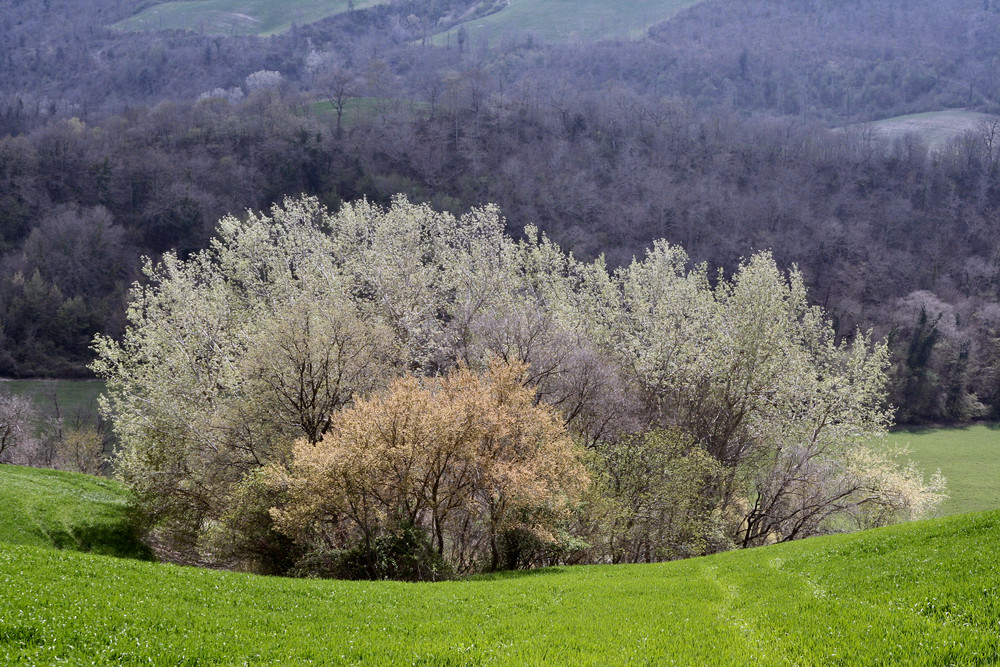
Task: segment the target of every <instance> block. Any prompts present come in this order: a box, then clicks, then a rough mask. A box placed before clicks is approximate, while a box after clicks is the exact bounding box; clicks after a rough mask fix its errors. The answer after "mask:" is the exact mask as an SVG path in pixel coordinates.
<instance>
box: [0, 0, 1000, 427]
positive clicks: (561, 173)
mask: <svg viewBox="0 0 1000 667" xmlns="http://www.w3.org/2000/svg"><path fill="white" fill-rule="evenodd" d="M82 2H83V0H73V2H72V3H71V2H70V0H52V1H51V2H50V3H49V4H48V5H46V6H45V7H44V8H36V7H34V5H32V4H31V3H24V2H11V3H8V4H9V9H10V11H9V12H8V11H5V12H3V16H2V17H0V24H2V25H3V26H4V28H5V29H4V30H0V41H3V47H4V48H3V53H4V56H3V61H4V63H5V70H4V74H5V76H3V77H0V98H3V99H2V100H0V374H2V375H6V376H17V377H30V376H38V375H49V376H63V377H68V376H74V375H83V374H86V373H87V372H88V371H87V370H86V364H87V363H88V362H89V361H90V359H91V358H92V351H91V350H90V347H89V341H90V340H91V339H92V337H93V335H94V334H95V333H97V332H99V331H103V332H106V333H108V334H110V335H112V336H120V335H121V333H122V331H123V327H124V324H125V320H124V316H123V314H124V309H125V299H126V296H127V289H128V286H129V285H130V284H131V283H132V281H134V280H135V279H136V278H137V277H138V275H139V268H140V260H139V258H140V257H141V256H143V255H147V256H151V257H154V258H155V257H158V256H159V254H160V253H162V252H165V251H167V250H170V249H173V250H176V251H177V252H178V254H179V255H180V256H181V257H182V258H183V257H186V256H187V255H188V254H190V253H193V252H196V251H198V250H200V249H202V248H204V247H205V246H206V244H207V243H208V240H209V238H210V237H211V236H212V234H213V233H214V227H215V222H216V221H217V220H218V219H219V218H221V217H222V216H223V215H225V214H227V213H230V212H238V211H242V210H246V209H253V210H265V209H266V208H267V207H268V206H270V205H271V204H273V203H275V202H278V201H280V200H281V198H282V197H283V196H285V195H286V194H293V193H308V194H313V195H316V196H318V197H319V198H320V199H321V200H322V201H323V202H324V203H325V204H327V205H328V206H330V207H331V208H335V207H336V206H338V205H339V204H340V203H341V202H342V201H345V200H354V199H357V198H359V197H367V198H368V199H369V200H370V201H373V202H377V203H382V204H385V203H388V201H389V200H390V198H391V196H392V195H394V194H395V193H397V192H402V193H405V194H406V195H407V196H409V197H410V198H411V199H412V200H414V201H420V202H430V203H431V204H432V205H434V206H435V207H436V208H438V209H442V210H448V211H451V212H453V213H458V212H460V211H463V210H467V209H468V208H469V207H471V206H477V205H482V204H483V203H485V202H497V203H498V204H499V205H500V206H501V207H502V209H503V210H504V211H505V213H506V214H507V215H508V217H509V218H510V219H511V221H512V224H511V225H510V229H509V231H511V232H514V233H519V230H520V229H521V228H522V227H523V226H524V225H526V224H536V225H538V226H539V227H540V228H541V229H543V230H544V231H545V232H546V233H547V234H549V235H550V236H551V237H552V238H553V239H555V240H556V241H558V242H559V243H560V244H561V245H562V246H563V247H565V248H567V249H569V250H571V251H573V252H574V254H575V255H576V256H578V257H582V258H594V257H597V256H599V255H601V254H603V255H604V256H605V257H606V258H607V261H608V263H609V264H610V265H612V266H619V265H625V264H627V263H628V262H629V261H630V260H631V258H632V257H636V256H642V255H643V254H644V253H645V251H646V249H647V248H648V247H649V246H650V244H651V242H652V241H653V240H654V239H657V238H666V239H668V240H669V241H671V242H672V243H679V244H682V245H683V246H684V247H685V248H686V250H687V251H688V252H689V253H690V254H691V256H692V257H693V258H694V259H695V260H696V261H699V262H700V261H707V262H708V263H709V265H710V266H711V267H720V268H723V269H725V270H727V271H730V272H732V271H734V270H735V269H736V268H737V267H738V265H739V263H740V260H741V258H742V257H744V256H746V255H747V254H748V253H749V252H751V251H752V250H760V249H770V250H771V251H772V252H773V253H774V256H775V259H776V260H777V261H778V263H779V264H780V265H782V266H790V265H792V264H793V263H794V264H797V265H798V266H799V267H800V269H801V271H802V273H803V278H804V280H805V282H806V284H807V285H808V286H809V288H810V290H811V294H812V295H813V297H814V299H815V300H816V301H817V302H818V303H820V304H821V305H823V306H824V307H825V308H826V309H827V310H828V312H829V313H830V314H831V316H832V318H833V320H834V326H835V328H836V330H837V333H838V335H850V334H851V332H852V331H853V330H854V329H855V328H857V327H858V326H862V327H868V326H873V327H874V331H875V335H876V337H886V338H887V339H888V340H889V341H890V352H891V355H892V367H891V381H892V386H891V393H892V399H893V401H894V403H895V404H896V405H898V406H899V408H900V410H899V413H898V415H897V417H898V419H899V420H900V421H906V422H919V421H952V420H968V419H976V418H996V417H997V415H998V414H1000V376H998V375H997V373H996V368H998V367H1000V349H998V348H997V346H996V345H995V342H994V341H995V339H996V338H997V331H998V327H1000V315H998V314H997V311H996V308H995V303H996V300H997V296H998V292H997V290H998V277H1000V247H998V245H997V238H998V235H997V234H996V233H995V231H996V226H997V220H996V209H997V206H996V205H997V201H998V199H997V193H998V192H1000V188H998V185H997V174H998V173H1000V172H998V167H997V165H998V154H1000V153H998V150H997V140H996V136H997V126H996V124H995V123H993V124H986V125H984V126H983V127H982V128H980V129H979V130H978V131H976V132H972V133H969V134H967V135H965V136H963V137H960V138H958V139H956V140H955V141H954V142H953V143H952V144H950V145H949V146H948V147H947V148H946V149H945V150H943V151H929V150H928V149H927V147H926V146H925V145H924V144H923V143H922V142H921V141H920V140H919V139H918V138H915V137H907V138H903V139H900V140H898V141H896V142H894V143H886V142H880V141H878V140H877V139H876V138H875V136H874V135H873V134H872V133H871V132H870V131H868V130H866V129H865V128H864V127H857V126H855V127H852V128H851V129H849V130H844V131H834V132H830V131H827V130H826V129H825V128H824V127H822V126H820V125H818V124H816V121H814V120H809V119H811V118H812V119H823V120H825V121H831V122H832V121H838V122H839V121H846V120H850V119H854V120H856V119H858V118H870V117H873V116H876V115H886V114H889V113H896V112H903V111H912V110H924V109H927V108H934V107H937V106H941V105H954V104H963V105H966V104H969V103H970V101H971V103H972V104H975V105H978V106H979V107H980V108H986V109H990V108H992V105H993V99H994V98H995V91H993V90H992V88H991V87H990V86H992V85H995V81H997V80H1000V79H997V77H994V76H992V74H991V72H992V69H991V67H992V63H993V62H994V60H995V59H996V58H995V56H996V54H995V49H996V45H995V44H994V43H993V42H992V41H990V40H988V39H984V38H983V36H984V35H991V34H993V33H994V32H995V31H994V30H993V29H992V26H993V25H994V23H995V22H996V21H997V20H998V16H1000V14H998V13H997V7H996V4H995V3H993V2H982V1H981V0H980V1H976V2H973V1H972V0H953V1H952V2H948V3H934V2H927V1H924V0H920V1H919V2H907V3H903V2H898V1H896V0H882V1H880V2H878V3H870V2H869V3H861V2H811V3H801V2H785V1H783V2H777V3H775V2H770V1H768V2H764V1H763V0H761V1H754V2H726V1H723V0H712V1H711V2H705V3H699V4H698V5H696V6H694V7H692V8H691V9H690V10H689V11H687V12H685V13H682V14H681V15H680V16H678V17H677V18H676V19H674V20H671V21H670V22H667V23H665V24H663V25H661V26H658V27H657V28H655V29H654V30H653V31H652V32H651V35H650V38H649V39H643V40H638V41H636V42H633V43H627V44H625V43H616V44H611V43H608V44H600V45H587V46H586V47H583V46H581V45H567V46H556V45H544V44H541V43H540V42H539V41H538V40H535V39H533V38H530V36H523V35H522V36H515V35H507V36H502V38H501V36H494V37H495V39H493V40H492V42H489V41H488V40H486V38H483V41H477V42H476V43H475V44H473V43H471V41H474V40H466V41H465V42H464V43H463V46H462V48H461V49H458V48H457V46H458V45H457V44H455V45H452V46H453V48H441V47H435V46H429V45H427V44H426V43H421V41H422V39H423V38H424V37H426V36H427V35H429V34H431V33H432V32H434V31H435V30H437V29H440V28H445V27H451V26H452V25H453V24H454V21H455V20H457V18H459V17H461V16H463V15H464V13H465V12H467V11H469V10H470V9H474V5H476V3H468V2H462V1H459V0H453V1H444V0H441V1H436V2H416V1H405V2H404V1H399V2H391V3H387V4H385V5H380V6H379V7H374V8H369V9H365V10H355V11H351V12H347V13H345V14H342V15H339V16H335V17H331V18H330V19H328V20H326V21H322V22H319V23H317V24H313V25H309V26H298V27H295V28H293V29H292V30H290V31H289V32H287V33H285V34H283V35H279V36H274V37H269V38H254V37H226V38H224V37H221V36H206V35H196V34H193V33H190V34H189V33H181V32H172V33H156V34H141V35H139V34H132V33H126V32H121V31H112V30H109V29H107V28H106V25H108V24H110V23H113V22H115V21H117V20H120V19H121V18H124V17H126V16H128V15H129V14H131V13H132V12H134V11H135V10H136V9H137V5H136V4H135V3H134V2H130V1H129V0H121V1H120V2H115V3H110V4H109V3H101V8H99V9H101V11H100V12H97V11H94V12H90V11H83V10H85V9H87V7H86V6H84V5H85V3H84V4H83V5H81V4H80V3H82ZM74 3H75V4H74ZM6 9H7V6H5V10H6ZM66 17H74V18H75V19H76V18H78V19H79V21H83V22H84V24H85V25H80V24H79V22H78V21H77V20H74V21H72V22H70V20H69V19H68V18H66ZM709 17H714V18H712V19H711V20H710V19H709ZM43 25H44V26H47V27H46V29H42V26H43ZM7 28H9V30H7ZM71 31H72V32H73V34H74V37H73V38H72V39H63V38H62V37H61V36H64V35H65V34H67V33H68V32H71ZM875 34H877V35H878V38H875V37H873V35H875ZM970 35H971V36H972V37H973V39H972V40H971V41H970V39H968V37H969V36H970ZM30 36H35V38H34V39H29V37H30ZM871 44H879V45H880V46H879V47H878V48H875V47H872V46H870V45H871ZM805 45H808V46H809V48H805ZM8 47H9V48H8ZM792 54H794V55H792ZM93 62H97V63H99V65H100V66H99V67H97V68H93V67H91V63H93ZM76 68H83V70H86V73H84V72H83V71H78V70H77V69H76ZM970 94H971V96H972V97H971V98H970V97H969V96H970ZM46 96H49V97H46ZM197 96H201V97H202V99H200V100H199V101H197V102H192V101H190V100H192V99H193V98H195V97H197ZM170 98H178V99H183V100H187V101H179V102H160V103H159V104H157V105H156V106H152V107H144V106H141V104H144V103H153V102H159V101H161V100H164V99H170ZM137 105H138V106H137ZM112 112H113V113H112ZM748 112H754V113H757V112H765V113H778V114H786V115H785V116H782V117H778V118H767V117H749V118H748V117H745V116H744V115H741V114H746V113H748ZM94 267H100V268H99V270H95V268H94Z"/></svg>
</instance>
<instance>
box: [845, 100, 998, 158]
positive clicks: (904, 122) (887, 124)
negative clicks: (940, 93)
mask: <svg viewBox="0 0 1000 667" xmlns="http://www.w3.org/2000/svg"><path fill="white" fill-rule="evenodd" d="M996 118H997V117H996V116H993V115H990V114H985V113H979V112H976V111H965V110H962V109H949V110H946V111H928V112H926V113H915V114H908V115H906V116H896V117H894V118H886V119H884V120H878V121H875V122H872V123H857V124H855V125H849V126H847V128H845V129H846V130H847V131H852V132H863V131H866V130H868V129H870V130H871V131H873V132H874V133H875V135H876V136H879V137H882V138H885V139H889V140H892V139H896V138H898V137H903V136H906V135H907V134H916V135H918V136H919V137H920V138H921V139H923V140H924V142H925V143H926V144H927V147H928V148H929V149H931V150H940V149H942V148H944V146H945V145H946V144H947V143H948V142H949V141H950V140H951V139H953V138H954V137H957V136H958V135H960V134H962V133H964V132H968V131H970V130H975V129H976V128H978V127H979V126H980V125H981V124H983V123H984V122H988V121H993V120H996Z"/></svg>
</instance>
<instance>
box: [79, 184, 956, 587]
mask: <svg viewBox="0 0 1000 667" xmlns="http://www.w3.org/2000/svg"><path fill="white" fill-rule="evenodd" d="M145 273H146V276H147V280H146V282H145V283H144V284H143V285H142V286H138V287H136V288H134V289H133V292H132V299H131V302H130V306H129V310H128V315H127V320H128V324H127V326H126V329H125V333H124V336H123V337H122V339H121V340H120V341H118V340H115V339H113V338H110V337H106V336H105V337H100V338H99V339H98V343H97V347H98V355H99V356H98V359H97V361H96V362H95V364H94V368H95V370H96V371H97V372H98V373H99V374H100V375H101V376H102V377H103V378H104V379H105V380H106V381H107V387H108V394H107V399H106V401H105V402H104V404H103V406H102V409H103V411H104V414H105V415H106V416H107V418H108V419H110V420H111V422H112V424H113V428H114V431H115V433H116V435H117V437H118V438H119V440H120V442H121V446H122V450H121V453H120V456H119V459H118V468H119V474H120V475H121V477H122V479H123V480H124V481H125V483H126V484H127V485H128V486H129V487H130V489H131V490H132V491H133V493H134V494H135V497H136V499H137V501H138V503H139V506H140V508H141V509H142V510H143V512H144V514H145V516H146V518H147V519H148V521H149V526H150V527H151V528H154V529H156V530H157V531H158V532H159V535H160V539H161V540H163V541H164V542H166V543H170V544H173V545H175V546H177V547H178V548H182V549H183V550H186V551H187V552H188V553H192V554H199V555H201V556H202V557H204V556H205V555H208V556H213V557H215V558H218V559H220V560H223V561H228V562H229V563H230V564H232V565H242V566H246V567H254V568H257V569H261V570H266V571H278V572H306V573H332V574H337V575H340V576H369V577H370V576H376V577H379V576H400V577H415V578H427V577H430V578H434V577H438V576H442V575H443V574H446V573H448V572H469V571H477V570H482V569H496V568H499V567H523V566H530V565H535V564H544V563H552V562H623V561H648V560H661V559H665V558H673V557H678V556H683V555H694V554H699V553H706V552H711V551H715V550H719V549H725V548H729V547H731V546H734V545H738V546H754V545H759V544H764V543H767V542H771V541H779V540H790V539H795V538H798V537H805V536H807V535H814V534H817V533H821V532H824V531H827V530H831V529H833V528H834V527H835V526H843V525H844V522H845V521H852V522H855V523H856V525H861V526H870V525H879V524H882V523H885V522H887V521H891V520H894V519H896V518H899V517H900V516H908V515H913V516H916V515H920V514H922V513H924V512H926V511H927V510H929V509H931V508H933V506H934V505H935V504H936V503H937V502H938V501H939V500H940V499H941V498H942V486H943V480H941V479H940V477H936V478H934V479H932V480H931V481H930V482H925V481H924V480H923V478H922V476H921V475H920V474H919V473H918V472H917V471H915V470H913V469H912V468H901V467H900V466H898V465H896V464H895V463H893V461H894V453H893V452H889V451H887V450H886V449H885V448H883V447H881V446H880V445H878V444H875V445H873V444H872V440H873V439H877V438H878V436H880V435H882V434H884V431H885V429H886V427H887V425H888V424H889V422H890V413H889V411H888V409H887V407H886V404H885V398H886V396H885V382H886V376H885V373H884V370H885V368H886V366H887V364H888V350H887V346H886V344H885V343H884V342H882V343H875V342H873V340H872V339H871V337H870V335H867V334H863V333H861V332H856V333H855V334H854V335H853V336H852V337H851V340H850V342H846V341H838V340H837V337H836V335H835V332H834V330H833V328H832V326H831V324H830V322H829V321H828V320H827V319H826V316H825V314H824V312H823V310H822V309H820V308H819V307H817V306H811V305H809V303H808V300H807V294H806V288H805V286H804V282H803V278H802V276H801V274H799V273H798V272H796V271H791V272H789V273H785V272H783V271H781V270H780V269H779V268H778V266H777V264H776V262H775V260H774V258H773V257H772V256H771V255H770V254H767V253H759V254H756V255H754V256H752V257H751V258H749V259H748V260H746V261H743V262H741V263H740V264H739V265H738V267H737V268H736V270H735V271H734V272H733V273H732V274H731V275H727V274H723V273H719V274H716V273H715V272H713V271H710V270H709V269H708V268H707V267H706V266H705V265H704V264H701V265H696V266H691V263H690V261H689V259H688V256H687V255H686V254H685V253H684V252H683V251H682V250H681V249H680V248H679V247H677V246H672V245H669V244H667V243H666V242H657V243H655V244H654V246H653V248H652V249H651V250H650V251H649V253H648V254H647V255H646V256H645V258H643V259H641V260H634V261H633V262H632V263H631V264H630V265H628V266H626V267H622V268H620V269H618V270H616V271H609V269H608V268H607V266H606V264H605V263H604V262H603V261H601V260H598V261H595V262H591V263H584V262H581V261H578V260H575V259H573V257H572V256H571V255H568V254H566V253H565V252H563V251H562V250H561V249H560V248H559V247H558V246H556V245H555V244H554V243H552V242H551V241H549V240H547V239H546V238H545V237H543V236H540V235H539V233H538V232H537V230H534V229H528V230H526V234H525V238H524V239H523V240H521V241H515V240H513V239H512V238H511V237H509V236H508V235H506V234H505V231H504V221H503V220H502V219H501V218H500V217H499V214H498V211H497V209H496V208H493V207H486V208H481V209H473V210H472V211H470V212H469V213H466V214H465V215H463V216H461V217H460V218H457V219H456V218H455V217H453V216H452V215H450V214H447V213H438V212H435V211H434V210H433V209H431V208H430V207H428V206H427V205H417V204H411V203H408V202H407V201H406V200H405V199H402V198H397V199H395V200H394V201H393V203H392V205H391V207H389V208H380V207H378V206H375V205H372V204H369V203H367V202H360V203H353V204H347V205H345V206H344V207H343V208H342V209H341V210H340V211H339V212H337V213H335V214H331V213H329V212H328V211H327V210H326V209H325V208H323V207H322V206H321V205H320V204H319V202H318V201H316V200H315V199H296V200H287V201H286V202H285V203H284V205H283V206H282V207H275V208H274V209H273V210H272V212H271V214H270V215H249V216H247V217H246V218H244V219H237V218H232V217H230V218H226V219H224V220H222V221H221V222H220V224H219V236H218V238H217V239H215V240H213V241H212V243H211V244H210V246H209V248H208V249H207V250H205V251H202V252H198V253H195V254H193V255H191V256H190V257H189V258H187V259H182V258H180V257H178V256H177V255H176V254H173V253H167V254H165V255H164V258H163V261H162V263H159V264H154V263H153V262H147V263H146V266H145Z"/></svg>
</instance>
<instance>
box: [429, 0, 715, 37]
mask: <svg viewBox="0 0 1000 667" xmlns="http://www.w3.org/2000/svg"><path fill="white" fill-rule="evenodd" d="M698 1H699V0H622V1H621V2H608V1H607V0H573V1H572V2H571V1H570V0H510V4H509V5H508V6H507V7H506V8H505V9H502V10H500V11H499V12H496V13H494V14H490V15H488V16H484V17H482V18H479V19H476V20H474V21H469V22H468V23H465V24H463V25H464V27H465V29H466V30H467V31H468V33H469V36H470V38H472V42H473V43H475V42H476V40H477V39H478V38H480V37H487V38H489V39H494V38H499V37H501V36H503V35H504V34H505V33H509V32H523V31H529V30H530V31H532V32H535V33H538V34H539V35H540V36H541V37H542V38H544V39H545V40H547V41H551V42H569V41H573V40H575V39H580V40H585V41H586V40H599V39H612V38H623V37H635V36H638V35H641V34H642V33H643V31H645V29H646V28H648V27H649V26H651V25H653V24H655V23H659V22H660V21H665V20H666V19H668V18H670V17H671V16H673V15H674V14H676V13H677V12H679V11H680V10H681V9H684V8H685V7H689V6H691V5H693V4H695V3H696V2H698ZM456 30H457V28H455V29H453V30H452V31H451V33H445V34H443V35H438V36H437V37H435V39H434V41H435V42H436V43H438V44H443V43H445V42H446V41H448V40H449V39H450V40H451V42H452V43H453V44H454V43H455V35H454V33H455V31H456Z"/></svg>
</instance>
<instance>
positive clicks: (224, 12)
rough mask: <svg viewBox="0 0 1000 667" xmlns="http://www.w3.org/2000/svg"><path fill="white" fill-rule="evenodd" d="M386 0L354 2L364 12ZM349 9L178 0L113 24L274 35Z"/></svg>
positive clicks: (285, 2)
mask: <svg viewBox="0 0 1000 667" xmlns="http://www.w3.org/2000/svg"><path fill="white" fill-rule="evenodd" d="M385 1H386V0H355V2H354V7H355V8H356V9H363V8H365V7H371V6H373V5H379V4H384V3H385ZM347 10H348V0H282V2H272V1H271V0H178V1H175V2H162V3H159V4H155V5H152V6H151V7H147V8H146V9H144V10H143V11H141V12H139V13H138V14H136V15H135V16H132V17H131V18H129V19H126V20H125V21H121V22H120V23H117V24H115V26H114V27H116V28H121V29H123V30H170V29H180V30H193V31H195V32H200V33H206V34H221V35H273V34H275V33H279V32H283V31H285V30H287V29H288V28H290V27H291V25H292V24H293V23H298V24H300V25H301V24H306V23H313V22H314V21H319V20H320V19H323V18H326V17H327V16H333V15H334V14H340V13H341V12H346V11H347Z"/></svg>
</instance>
